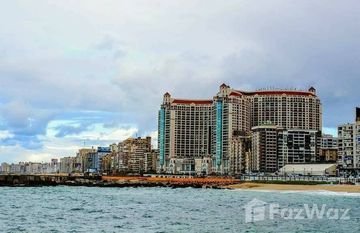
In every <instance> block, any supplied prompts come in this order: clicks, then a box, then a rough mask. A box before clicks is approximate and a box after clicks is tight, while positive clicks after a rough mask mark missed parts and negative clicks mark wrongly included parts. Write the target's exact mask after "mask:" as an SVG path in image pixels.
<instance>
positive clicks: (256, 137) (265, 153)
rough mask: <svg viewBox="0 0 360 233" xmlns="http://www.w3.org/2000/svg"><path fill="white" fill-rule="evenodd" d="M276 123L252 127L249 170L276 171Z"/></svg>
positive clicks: (277, 128)
mask: <svg viewBox="0 0 360 233" xmlns="http://www.w3.org/2000/svg"><path fill="white" fill-rule="evenodd" d="M279 130H281V128H279V127H278V126H276V125H263V126H255V127H253V128H252V131H253V133H252V150H251V159H250V161H249V162H250V165H249V166H248V167H249V168H250V171H253V172H276V171H277V170H278V151H277V149H278V146H277V145H278V144H277V143H278V141H277V137H278V131H279Z"/></svg>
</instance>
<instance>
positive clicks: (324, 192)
mask: <svg viewBox="0 0 360 233" xmlns="http://www.w3.org/2000/svg"><path fill="white" fill-rule="evenodd" d="M229 191H232V192H236V191H241V192H243V191H245V192H262V193H281V194H294V193H296V194H306V195H322V196H347V197H360V193H350V192H334V191H327V190H274V189H230V190H229Z"/></svg>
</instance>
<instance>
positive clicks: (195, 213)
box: [0, 186, 360, 233]
mask: <svg viewBox="0 0 360 233" xmlns="http://www.w3.org/2000/svg"><path fill="white" fill-rule="evenodd" d="M315 207H316V208H315ZM301 210H302V211H301ZM299 212H301V213H300V214H299ZM0 232H11V233H12V232H131V233H132V232H221V233H222V232H360V194H350V193H333V192H322V191H319V192H306V191H304V192H295V191H294V192H284V191H250V190H226V189H194V188H176V189H173V188H99V187H70V186H56V187H0Z"/></svg>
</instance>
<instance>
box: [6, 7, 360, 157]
mask: <svg viewBox="0 0 360 233" xmlns="http://www.w3.org/2000/svg"><path fill="white" fill-rule="evenodd" d="M359 12H360V2H359V1H356V0H354V1H351V0H348V1H329V0H327V1H321V0H318V1H310V0H304V1H290V0H288V1H276V0H272V1H266V0H264V1H252V0H248V1H231V0H228V1H224V0H219V1H212V0H203V1H195V0H191V1H190V0H189V1H187V0H183V1H167V0H163V1H157V0H151V1H148V0H144V1H137V0H129V1H121V0H114V1H107V0H105V1H91V0H84V1H80V0H78V1H65V0H63V1H55V0H54V1H42V0H37V1H15V0H11V1H6V0H3V1H1V7H0V162H3V161H7V162H18V161H20V160H21V161H28V160H32V161H47V160H49V159H50V158H52V157H60V156H70V155H74V154H75V151H76V150H77V149H78V148H79V147H82V146H84V143H85V146H90V145H108V144H110V143H112V142H118V141H121V140H123V139H125V138H127V137H129V136H136V135H138V136H144V135H151V136H156V129H157V110H158V108H159V105H160V103H161V101H162V95H163V93H164V92H166V91H169V92H170V93H171V94H172V95H173V96H175V97H191V98H208V97H211V96H213V95H214V94H215V93H216V92H217V90H218V87H219V85H220V84H221V83H223V82H225V83H227V84H228V85H230V86H231V87H233V88H239V89H245V90H253V89H258V88H263V87H278V88H290V87H291V88H299V89H307V88H308V87H310V86H314V87H316V88H317V90H318V95H319V96H320V98H321V100H322V103H323V112H324V114H323V123H324V124H323V126H324V130H325V132H331V133H334V132H335V131H336V130H335V128H336V126H337V125H338V124H340V123H344V122H352V121H353V118H354V107H355V106H356V105H360V103H359V99H360V92H359V86H360V40H359V38H360V14H359Z"/></svg>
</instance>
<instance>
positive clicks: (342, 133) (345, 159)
mask: <svg viewBox="0 0 360 233" xmlns="http://www.w3.org/2000/svg"><path fill="white" fill-rule="evenodd" d="M338 164H339V165H340V167H341V168H343V169H354V170H357V172H359V171H360V110H359V108H356V119H355V123H347V124H343V125H339V126H338Z"/></svg>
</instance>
